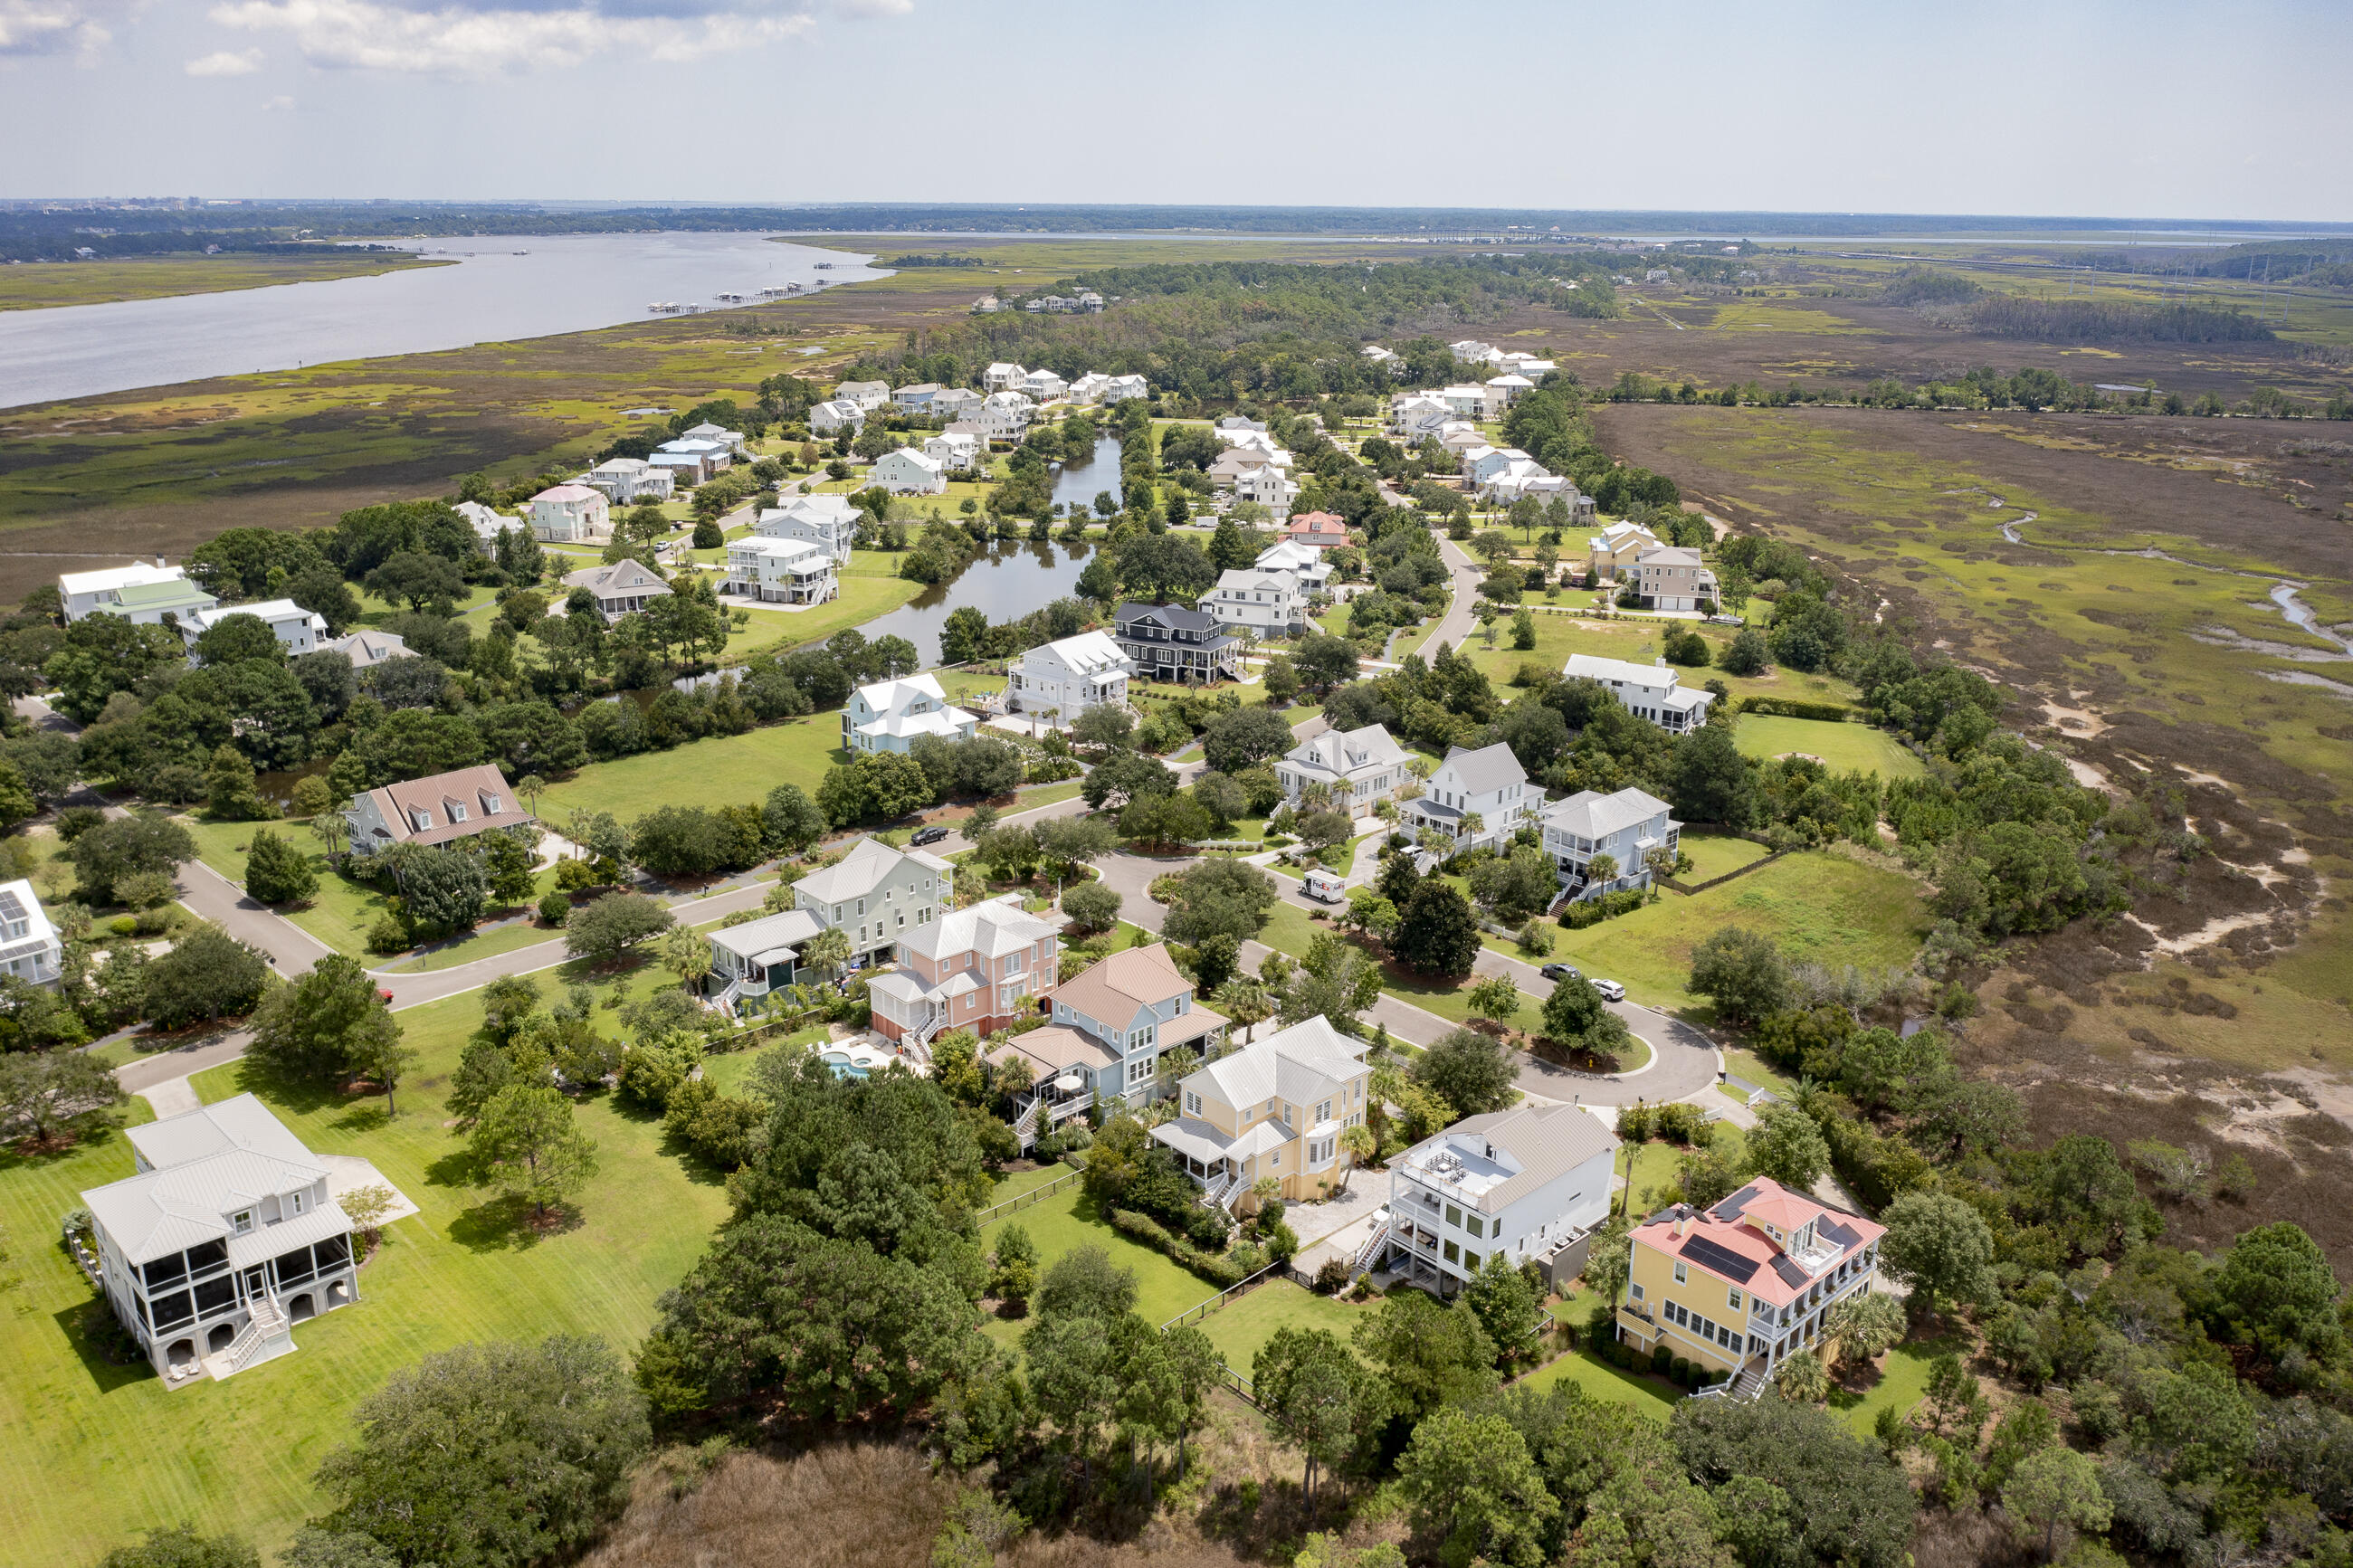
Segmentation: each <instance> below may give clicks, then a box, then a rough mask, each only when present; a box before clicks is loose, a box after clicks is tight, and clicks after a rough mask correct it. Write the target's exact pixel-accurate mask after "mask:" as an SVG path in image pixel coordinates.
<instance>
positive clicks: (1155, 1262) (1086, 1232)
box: [980, 1182, 1218, 1345]
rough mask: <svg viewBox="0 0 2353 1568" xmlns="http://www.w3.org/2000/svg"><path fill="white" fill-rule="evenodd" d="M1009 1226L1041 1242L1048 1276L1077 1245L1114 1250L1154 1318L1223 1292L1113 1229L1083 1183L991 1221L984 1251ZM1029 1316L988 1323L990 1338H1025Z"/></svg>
mask: <svg viewBox="0 0 2353 1568" xmlns="http://www.w3.org/2000/svg"><path fill="white" fill-rule="evenodd" d="M1008 1225H1018V1226H1021V1227H1022V1228H1023V1229H1024V1230H1026V1231H1028V1232H1029V1239H1030V1240H1031V1241H1032V1242H1035V1243H1036V1244H1037V1247H1038V1273H1039V1278H1040V1279H1042V1278H1044V1276H1045V1273H1046V1270H1047V1269H1048V1268H1051V1267H1052V1266H1053V1262H1054V1259H1056V1258H1060V1257H1061V1256H1062V1254H1064V1253H1065V1252H1068V1251H1070V1250H1071V1248H1072V1247H1089V1246H1092V1247H1102V1248H1103V1251H1105V1252H1106V1253H1108V1254H1110V1255H1111V1260H1112V1261H1113V1263H1116V1264H1118V1265H1119V1266H1120V1267H1121V1268H1131V1269H1134V1271H1135V1284H1136V1292H1135V1310H1137V1311H1139V1312H1141V1313H1143V1314H1144V1316H1145V1319H1146V1320H1147V1321H1151V1322H1154V1323H1164V1322H1166V1321H1168V1320H1169V1319H1171V1318H1173V1317H1175V1316H1176V1314H1178V1313H1179V1312H1182V1311H1184V1310H1186V1309H1187V1307H1191V1306H1194V1305H1196V1304H1197V1303H1198V1302H1199V1301H1201V1300H1203V1299H1205V1298H1207V1297H1210V1296H1214V1295H1216V1294H1217V1293H1218V1288H1217V1287H1216V1286H1214V1285H1212V1284H1210V1283H1209V1282H1208V1280H1206V1279H1202V1278H1201V1277H1200V1276H1199V1275H1198V1274H1195V1273H1193V1272H1192V1271H1191V1270H1190V1269H1186V1268H1178V1267H1177V1266H1176V1264H1174V1263H1171V1262H1170V1261H1169V1260H1168V1259H1167V1258H1164V1257H1162V1256H1161V1255H1160V1254H1159V1253H1157V1252H1155V1251H1153V1250H1152V1249H1151V1248H1150V1247H1145V1246H1143V1245H1142V1244H1141V1243H1138V1242H1134V1241H1130V1240H1129V1239H1128V1238H1127V1237H1124V1236H1122V1235H1120V1233H1119V1232H1117V1231H1115V1230H1113V1229H1112V1227H1111V1226H1108V1225H1105V1224H1104V1223H1103V1221H1102V1220H1100V1219H1098V1218H1097V1217H1096V1215H1095V1204H1094V1200H1093V1199H1092V1198H1090V1197H1088V1196H1087V1195H1086V1189H1085V1188H1084V1186H1082V1184H1079V1183H1077V1182H1072V1183H1071V1184H1070V1185H1069V1186H1067V1187H1064V1188H1063V1189H1062V1190H1061V1191H1060V1192H1059V1193H1056V1194H1054V1195H1053V1196H1052V1197H1050V1198H1048V1199H1046V1200H1045V1201H1044V1202H1043V1203H1039V1204H1032V1205H1030V1206H1029V1207H1028V1208H1024V1209H1017V1210H1015V1211H1014V1212H1013V1213H1012V1214H1010V1215H1007V1216H1006V1217H1005V1218H1003V1219H1000V1220H996V1221H993V1222H991V1223H990V1224H989V1225H988V1226H987V1227H985V1228H984V1229H983V1230H982V1231H981V1233H980V1237H981V1247H982V1248H983V1249H984V1250H986V1249H987V1248H988V1247H994V1246H996V1244H997V1233H998V1232H999V1231H1002V1230H1003V1229H1004V1228H1005V1227H1006V1226H1008ZM1028 1326H1029V1324H1028V1321H1027V1320H1025V1319H1018V1318H997V1319H992V1320H990V1321H989V1322H988V1324H987V1331H988V1335H989V1337H990V1338H991V1339H993V1340H996V1341H997V1342H999V1343H1001V1344H1006V1345H1010V1344H1013V1343H1015V1342H1017V1341H1018V1340H1019V1339H1020V1337H1021V1331H1022V1330H1023V1329H1024V1328H1027V1327H1028Z"/></svg>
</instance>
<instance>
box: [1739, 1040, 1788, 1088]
mask: <svg viewBox="0 0 2353 1568" xmlns="http://www.w3.org/2000/svg"><path fill="white" fill-rule="evenodd" d="M1724 1065H1725V1070H1726V1071H1727V1072H1729V1073H1730V1074H1731V1075H1732V1076H1733V1077H1734V1078H1745V1079H1747V1080H1748V1081H1749V1082H1751V1083H1753V1084H1755V1085H1757V1087H1758V1088H1760V1089H1771V1090H1772V1091H1773V1092H1774V1093H1775V1094H1778V1095H1781V1096H1783V1097H1785V1098H1786V1097H1787V1096H1788V1093H1789V1080H1788V1079H1786V1078H1783V1077H1782V1076H1781V1075H1780V1074H1779V1073H1778V1072H1775V1071H1774V1070H1773V1069H1772V1068H1768V1067H1767V1066H1766V1065H1765V1058H1762V1057H1760V1056H1758V1055H1757V1053H1756V1052H1755V1051H1739V1050H1734V1051H1726V1052H1725V1053H1724Z"/></svg>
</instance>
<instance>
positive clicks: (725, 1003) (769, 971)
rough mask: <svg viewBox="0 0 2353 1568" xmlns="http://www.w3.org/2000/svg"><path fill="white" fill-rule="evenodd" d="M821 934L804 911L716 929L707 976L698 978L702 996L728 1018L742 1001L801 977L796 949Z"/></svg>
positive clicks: (820, 927)
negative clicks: (710, 999)
mask: <svg viewBox="0 0 2353 1568" xmlns="http://www.w3.org/2000/svg"><path fill="white" fill-rule="evenodd" d="M824 929H825V927H824V925H823V924H822V923H821V922H819V921H818V918H817V916H815V915H813V914H811V913H810V912H809V911H808V910H784V911H782V912H781V913H778V914H773V915H763V916H762V917H761V918H760V919H758V920H755V921H744V923H743V924H742V925H739V926H722V927H720V928H718V929H717V930H715V931H712V933H711V973H709V974H708V975H706V976H704V977H703V982H702V991H703V994H705V995H706V996H709V997H711V998H712V1003H713V1005H716V1006H717V1007H718V1008H719V1009H720V1010H721V1011H723V1012H725V1013H729V1014H733V1011H734V1007H735V1004H736V1003H738V1002H740V1001H743V1000H744V999H745V998H747V997H761V996H765V995H766V994H768V993H770V992H771V991H776V990H780V989H782V988H783V987H785V986H787V985H790V984H793V983H794V981H795V980H796V979H797V977H798V975H799V973H800V950H801V948H802V947H803V945H805V944H806V943H807V942H808V940H809V939H810V938H811V937H814V936H815V935H817V933H818V932H819V931H823V930H824Z"/></svg>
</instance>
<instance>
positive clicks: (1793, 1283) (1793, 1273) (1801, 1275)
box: [1773, 1254, 1813, 1290]
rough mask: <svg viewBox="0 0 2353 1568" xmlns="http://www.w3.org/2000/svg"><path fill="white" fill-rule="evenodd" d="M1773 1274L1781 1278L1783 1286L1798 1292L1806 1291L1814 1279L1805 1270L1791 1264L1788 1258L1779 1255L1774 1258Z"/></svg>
mask: <svg viewBox="0 0 2353 1568" xmlns="http://www.w3.org/2000/svg"><path fill="white" fill-rule="evenodd" d="M1773 1272H1774V1273H1776V1274H1778V1275H1779V1276H1780V1277H1781V1283H1782V1284H1784V1285H1787V1286H1788V1287H1790V1288H1791V1289H1798V1290H1802V1289H1805V1288H1806V1284H1807V1282H1808V1281H1809V1280H1810V1279H1812V1278H1813V1277H1812V1276H1811V1275H1810V1274H1808V1273H1807V1272H1806V1271H1805V1270H1804V1269H1802V1268H1799V1267H1798V1266H1797V1265H1796V1264H1794V1263H1792V1262H1790V1261H1789V1260H1788V1258H1783V1257H1781V1256H1779V1255H1778V1254H1776V1255H1775V1257H1774V1258H1773Z"/></svg>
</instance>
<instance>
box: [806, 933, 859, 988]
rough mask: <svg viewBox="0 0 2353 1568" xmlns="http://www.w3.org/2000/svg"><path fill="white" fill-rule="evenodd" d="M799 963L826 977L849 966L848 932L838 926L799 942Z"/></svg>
mask: <svg viewBox="0 0 2353 1568" xmlns="http://www.w3.org/2000/svg"><path fill="white" fill-rule="evenodd" d="M801 963H802V964H803V966H805V967H807V968H810V969H815V970H818V971H819V972H820V973H823V974H825V975H826V976H827V977H828V978H831V977H833V976H834V975H837V974H839V973H841V972H842V971H843V970H844V969H847V968H849V932H848V931H843V930H842V929H841V928H840V927H839V926H828V927H827V928H826V929H825V930H823V931H819V932H818V933H817V935H815V936H813V937H811V938H809V939H808V941H807V942H803V943H802V944H801Z"/></svg>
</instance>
